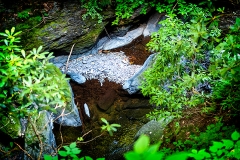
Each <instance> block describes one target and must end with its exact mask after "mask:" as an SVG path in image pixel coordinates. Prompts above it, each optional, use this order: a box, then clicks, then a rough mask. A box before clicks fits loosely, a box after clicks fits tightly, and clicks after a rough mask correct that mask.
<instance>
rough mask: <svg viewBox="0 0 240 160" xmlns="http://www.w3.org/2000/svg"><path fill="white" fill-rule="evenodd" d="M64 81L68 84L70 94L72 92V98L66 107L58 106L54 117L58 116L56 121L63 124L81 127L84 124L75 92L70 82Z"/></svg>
mask: <svg viewBox="0 0 240 160" xmlns="http://www.w3.org/2000/svg"><path fill="white" fill-rule="evenodd" d="M62 83H66V85H67V86H68V89H66V90H68V91H66V92H68V96H69V94H70V97H71V98H70V99H69V97H68V99H69V101H68V103H67V105H66V107H65V108H57V109H56V110H57V114H54V117H55V118H57V119H56V121H54V122H55V123H58V124H61V125H62V126H73V127H79V126H81V125H82V122H81V119H80V116H79V112H78V109H77V106H76V104H75V102H74V94H73V91H72V88H71V86H70V84H69V82H62Z"/></svg>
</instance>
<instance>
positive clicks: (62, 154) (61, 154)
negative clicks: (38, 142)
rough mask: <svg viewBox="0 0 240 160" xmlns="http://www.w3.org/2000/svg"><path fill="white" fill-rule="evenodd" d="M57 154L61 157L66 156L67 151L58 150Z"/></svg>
mask: <svg viewBox="0 0 240 160" xmlns="http://www.w3.org/2000/svg"><path fill="white" fill-rule="evenodd" d="M58 154H59V155H60V156H62V157H67V156H68V153H67V152H66V151H58Z"/></svg>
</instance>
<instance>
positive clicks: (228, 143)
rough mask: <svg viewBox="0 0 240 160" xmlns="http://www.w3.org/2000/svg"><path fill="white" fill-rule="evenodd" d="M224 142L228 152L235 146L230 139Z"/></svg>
mask: <svg viewBox="0 0 240 160" xmlns="http://www.w3.org/2000/svg"><path fill="white" fill-rule="evenodd" d="M222 141H223V144H224V146H225V148H226V149H227V150H228V149H231V148H232V147H233V146H234V143H233V141H231V140H229V139H223V140H222Z"/></svg>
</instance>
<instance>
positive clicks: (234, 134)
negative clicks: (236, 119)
mask: <svg viewBox="0 0 240 160" xmlns="http://www.w3.org/2000/svg"><path fill="white" fill-rule="evenodd" d="M231 137H232V140H234V141H237V140H238V139H239V137H240V134H239V133H238V132H237V131H234V132H233V133H232V135H231Z"/></svg>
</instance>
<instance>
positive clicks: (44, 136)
mask: <svg viewBox="0 0 240 160" xmlns="http://www.w3.org/2000/svg"><path fill="white" fill-rule="evenodd" d="M52 129H53V122H52V117H51V115H50V113H48V112H47V111H40V112H39V114H38V115H36V116H33V117H31V118H30V121H29V122H28V126H27V130H26V133H25V134H26V136H25V150H26V151H27V152H28V153H29V154H30V155H31V156H32V158H33V159H37V158H38V157H39V156H40V155H39V154H40V153H42V155H41V157H43V154H49V155H51V154H53V153H55V152H56V151H55V148H56V147H57V146H56V141H55V137H54V134H53V132H52ZM36 133H37V134H38V135H36ZM40 151H41V152H40ZM25 159H29V157H27V156H26V157H25Z"/></svg>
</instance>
